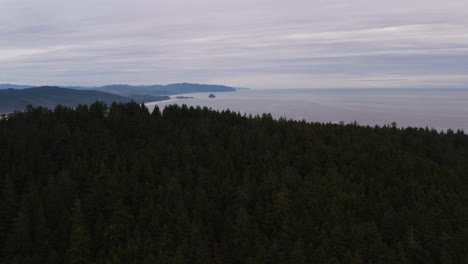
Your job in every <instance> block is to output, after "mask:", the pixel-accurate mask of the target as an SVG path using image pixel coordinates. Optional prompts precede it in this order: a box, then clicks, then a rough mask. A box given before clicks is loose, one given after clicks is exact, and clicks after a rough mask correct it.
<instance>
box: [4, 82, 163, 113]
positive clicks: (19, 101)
mask: <svg viewBox="0 0 468 264" xmlns="http://www.w3.org/2000/svg"><path fill="white" fill-rule="evenodd" d="M166 99H169V97H167V96H159V97H155V96H147V95H146V96H130V97H123V96H120V95H116V94H111V93H107V92H102V91H94V90H77V89H67V88H61V87H54V86H43V87H35V88H27V89H3V90H0V113H5V112H13V111H15V110H24V108H25V107H26V106H27V105H34V106H46V107H55V106H56V105H58V104H61V105H65V106H76V105H78V104H91V103H93V102H95V101H103V102H107V103H112V102H129V101H131V100H136V101H144V102H148V101H159V100H166Z"/></svg>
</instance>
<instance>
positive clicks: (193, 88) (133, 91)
mask: <svg viewBox="0 0 468 264" xmlns="http://www.w3.org/2000/svg"><path fill="white" fill-rule="evenodd" d="M32 87H35V86H33V85H16V84H0V89H8V88H14V89H25V88H32ZM60 87H64V88H70V89H77V90H96V91H102V92H107V93H113V94H117V95H120V96H131V95H139V96H141V95H151V96H160V95H175V94H184V93H203V92H207V93H213V92H235V91H236V88H233V87H229V86H224V85H213V84H195V83H173V84H168V85H159V84H155V85H128V84H112V85H105V86H98V87H80V86H60Z"/></svg>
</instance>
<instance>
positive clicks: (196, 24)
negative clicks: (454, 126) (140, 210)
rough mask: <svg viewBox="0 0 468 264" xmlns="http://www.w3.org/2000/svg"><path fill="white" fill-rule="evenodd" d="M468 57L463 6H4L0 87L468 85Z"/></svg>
mask: <svg viewBox="0 0 468 264" xmlns="http://www.w3.org/2000/svg"><path fill="white" fill-rule="evenodd" d="M467 59H468V4H467V3H466V1H465V0H450V1H445V2H441V1H435V0H425V1H420V0H406V1H403V0H393V1H386V0H372V1H371V0H354V1H345V0H327V1H325V0H293V1H279V0H237V1H219V0H173V1H152V0H135V1H124V0H81V1H63V0H41V1H33V0H0V72H1V74H0V82H16V83H34V84H36V83H37V84H64V85H65V84H66V85H101V84H109V83H132V84H150V83H169V82H178V81H188V82H203V83H223V84H227V85H235V86H245V87H253V88H316V87H320V88H322V87H441V86H444V87H468V63H467V61H468V60H467ZM465 73H466V74H465ZM362 80H365V81H362Z"/></svg>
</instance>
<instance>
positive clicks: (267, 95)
mask: <svg viewBox="0 0 468 264" xmlns="http://www.w3.org/2000/svg"><path fill="white" fill-rule="evenodd" d="M209 94H210V93H193V94H185V95H183V96H189V97H193V98H190V99H176V98H175V97H176V96H173V98H172V99H171V100H168V101H162V102H152V103H147V104H146V105H147V107H148V108H149V109H150V110H152V109H153V108H154V106H155V105H158V106H159V107H160V108H164V106H166V105H170V104H179V105H181V104H186V105H188V106H207V107H210V108H212V109H216V110H225V109H229V110H232V111H236V112H240V113H242V114H244V113H245V114H247V115H248V114H252V115H256V114H263V113H271V114H272V116H273V117H275V118H280V117H285V118H287V119H294V120H306V121H310V122H323V123H328V122H332V123H337V122H340V121H343V122H345V123H351V122H355V121H356V122H357V123H359V124H360V125H372V126H373V125H388V124H391V123H392V122H396V123H397V126H398V127H408V126H411V127H423V128H425V127H428V128H433V129H437V130H439V131H441V130H447V129H452V130H457V129H463V130H464V131H468V89H276V90H260V89H255V90H240V91H237V92H225V93H214V94H215V95H216V98H214V99H210V98H208V95H209ZM177 96H180V95H177Z"/></svg>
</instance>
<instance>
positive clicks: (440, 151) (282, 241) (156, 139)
mask: <svg viewBox="0 0 468 264" xmlns="http://www.w3.org/2000/svg"><path fill="white" fill-rule="evenodd" d="M467 172H468V137H467V135H465V134H464V133H463V132H460V131H459V132H453V131H448V132H446V133H438V132H437V131H434V130H426V129H417V128H405V129H400V128H397V127H395V126H389V127H361V126H358V125H355V124H349V125H336V124H316V123H306V122H296V121H286V120H278V121H275V120H273V119H272V118H271V116H270V115H264V116H262V117H258V116H257V117H243V116H241V115H239V114H236V113H233V112H229V111H226V112H221V113H219V112H214V111H211V110H209V109H206V108H204V109H200V108H196V109H194V108H187V107H178V106H169V107H166V108H165V109H164V111H163V112H162V113H161V112H160V111H159V109H157V108H156V110H155V111H154V112H153V113H150V112H148V110H147V109H146V108H145V107H144V106H141V105H139V104H136V103H127V104H117V103H114V104H112V105H111V106H110V107H107V106H105V105H103V104H102V103H97V104H93V105H91V106H89V107H87V106H78V107H76V109H70V108H65V107H62V106H59V107H57V108H56V109H55V110H54V111H51V110H47V109H45V108H28V109H27V112H25V113H15V114H13V115H12V116H9V117H8V118H6V119H3V120H0V183H1V194H0V195H1V200H0V210H1V211H0V215H1V216H2V217H1V218H0V234H1V236H0V248H1V255H0V256H1V257H0V260H1V261H0V262H1V263H5V264H6V263H50V264H52V263H54V264H55V263H232V264H234V263H236V264H237V263H281V264H284V263H294V264H298V263H412V264H413V263H421V264H422V263H424V264H427V263H468V184H467V183H468V175H467Z"/></svg>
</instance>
